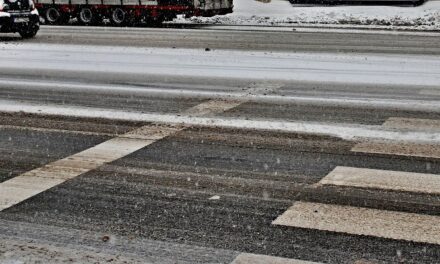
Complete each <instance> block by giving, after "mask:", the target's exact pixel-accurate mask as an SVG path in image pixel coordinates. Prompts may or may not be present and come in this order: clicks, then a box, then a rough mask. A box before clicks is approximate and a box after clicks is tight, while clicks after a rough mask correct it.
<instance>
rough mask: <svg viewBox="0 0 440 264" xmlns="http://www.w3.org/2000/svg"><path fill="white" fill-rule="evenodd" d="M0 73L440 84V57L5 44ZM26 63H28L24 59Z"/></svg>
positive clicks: (1, 56)
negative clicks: (4, 71)
mask: <svg viewBox="0 0 440 264" xmlns="http://www.w3.org/2000/svg"><path fill="white" fill-rule="evenodd" d="M0 58H1V59H0V71H1V70H2V69H7V70H14V69H16V70H17V72H24V71H39V72H42V71H48V72H50V71H59V70H62V71H72V72H87V73H91V72H92V73H96V74H112V73H122V74H135V75H148V74H150V75H170V76H189V77H219V78H246V79H249V80H287V81H320V82H328V83H332V82H333V83H334V82H343V83H361V84H362V83H364V84H396V85H428V86H433V87H437V86H438V84H439V83H440V57H439V56H426V55H384V54H380V55H379V54H377V55H375V54H336V53H335V54H332V53H281V52H274V53H272V52H262V51H259V52H250V51H232V50H211V51H205V50H196V49H168V48H134V47H133V48H131V47H130V48H128V47H111V46H81V45H50V44H32V43H23V44H20V45H9V44H0ZM24 61H26V63H23V62H24Z"/></svg>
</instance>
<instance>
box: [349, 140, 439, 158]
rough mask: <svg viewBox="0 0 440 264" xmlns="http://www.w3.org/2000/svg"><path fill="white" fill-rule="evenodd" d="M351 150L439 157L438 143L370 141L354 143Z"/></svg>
mask: <svg viewBox="0 0 440 264" xmlns="http://www.w3.org/2000/svg"><path fill="white" fill-rule="evenodd" d="M351 151H353V152H362V153H375V154H387V155H400V156H408V157H426V158H437V159H438V158H440V144H439V143H438V142H436V143H430V144H426V143H403V142H395V141H394V142H393V141H383V142H380V141H372V142H361V143H358V144H356V145H355V146H354V147H353V148H352V149H351Z"/></svg>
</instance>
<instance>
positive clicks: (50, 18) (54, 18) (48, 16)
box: [44, 7, 62, 25]
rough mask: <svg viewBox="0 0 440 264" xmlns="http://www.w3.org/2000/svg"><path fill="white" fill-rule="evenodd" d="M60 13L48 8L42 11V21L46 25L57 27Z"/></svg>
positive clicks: (53, 8) (55, 9)
mask: <svg viewBox="0 0 440 264" xmlns="http://www.w3.org/2000/svg"><path fill="white" fill-rule="evenodd" d="M61 17H62V15H61V12H60V11H59V10H58V9H57V8H55V7H49V8H48V9H46V11H44V20H45V22H46V24H49V25H58V24H60V22H61Z"/></svg>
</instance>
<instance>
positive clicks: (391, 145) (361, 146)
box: [351, 118, 440, 158]
mask: <svg viewBox="0 0 440 264" xmlns="http://www.w3.org/2000/svg"><path fill="white" fill-rule="evenodd" d="M382 126H383V127H384V128H391V129H397V130H403V132H406V131H407V132H416V131H419V132H435V133H437V132H438V133H440V121H439V120H430V119H416V118H389V119H388V120H386V121H385V122H384V123H383V124H382ZM351 151H353V152H362V153H373V154H385V155H386V154H389V155H400V156H413V157H427V158H440V144H435V143H433V142H430V143H414V142H402V141H366V142H360V143H358V144H356V145H355V146H353V148H352V149H351Z"/></svg>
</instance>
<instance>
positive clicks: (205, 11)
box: [35, 0, 233, 26]
mask: <svg viewBox="0 0 440 264" xmlns="http://www.w3.org/2000/svg"><path fill="white" fill-rule="evenodd" d="M35 5H36V7H37V9H38V11H39V13H40V15H41V17H42V18H43V19H44V21H45V23H46V24H51V25H64V24H67V23H69V21H70V19H71V18H76V19H77V21H78V23H79V24H82V25H96V24H100V23H102V21H103V20H104V19H105V18H107V19H108V20H109V21H110V23H111V24H112V25H114V26H129V25H132V24H136V23H140V22H146V23H147V24H158V23H162V22H163V21H170V20H173V19H174V18H175V17H176V16H177V15H179V14H182V15H186V16H214V15H224V14H228V13H232V9H233V3H232V0H36V1H35Z"/></svg>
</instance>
